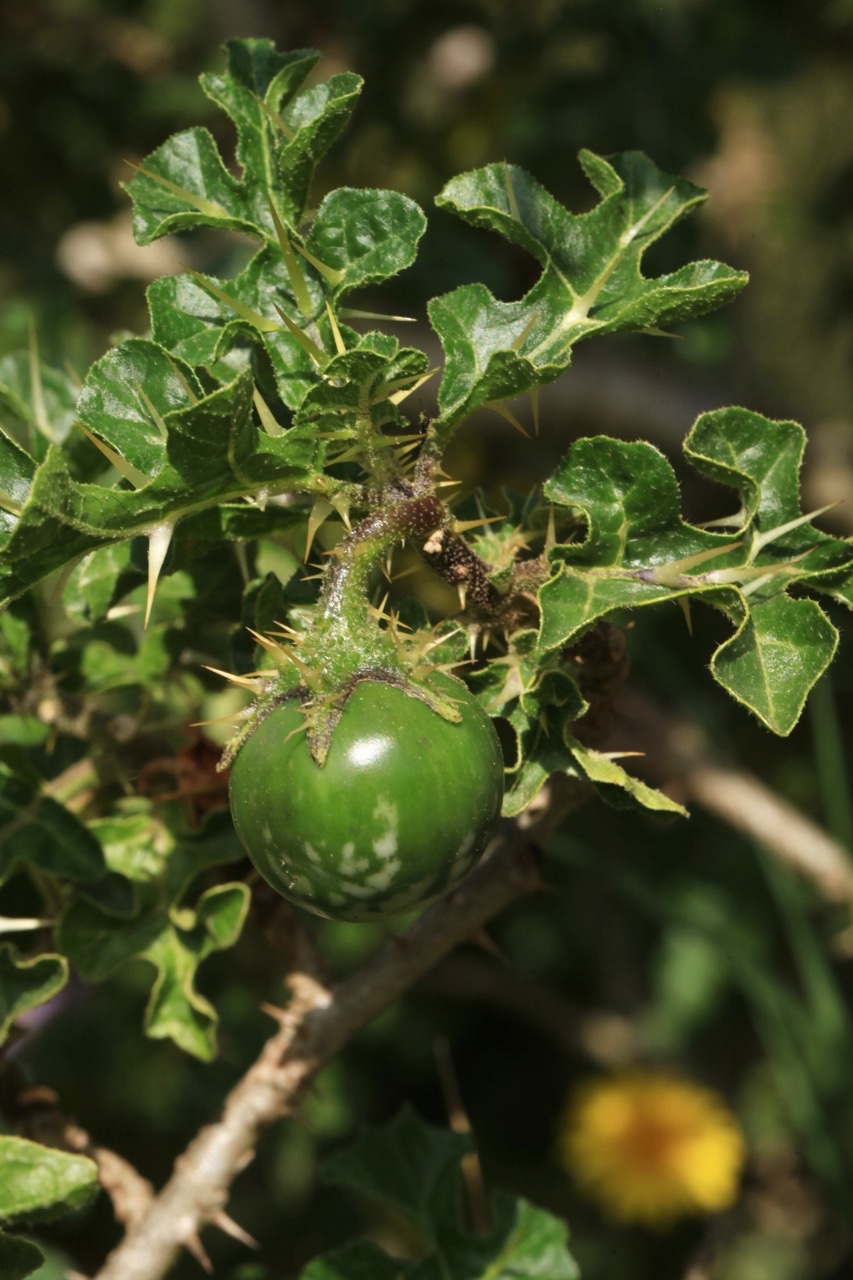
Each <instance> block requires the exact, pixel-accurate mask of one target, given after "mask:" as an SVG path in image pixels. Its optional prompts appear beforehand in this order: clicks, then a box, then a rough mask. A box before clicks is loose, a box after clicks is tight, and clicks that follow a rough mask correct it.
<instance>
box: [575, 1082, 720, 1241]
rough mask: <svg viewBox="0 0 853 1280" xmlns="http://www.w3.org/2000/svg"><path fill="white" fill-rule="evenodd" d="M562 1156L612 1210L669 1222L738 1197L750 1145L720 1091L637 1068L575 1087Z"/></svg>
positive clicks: (631, 1218) (623, 1217) (627, 1217)
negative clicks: (740, 1179) (742, 1170)
mask: <svg viewBox="0 0 853 1280" xmlns="http://www.w3.org/2000/svg"><path fill="white" fill-rule="evenodd" d="M557 1154H558V1157H559V1159H560V1161H561V1163H562V1164H563V1165H564V1166H565V1167H566V1168H567V1169H568V1170H569V1172H571V1173H572V1174H574V1176H575V1178H576V1179H577V1181H578V1183H579V1184H580V1186H581V1187H582V1188H583V1189H584V1190H585V1191H586V1192H588V1194H589V1195H591V1196H592V1197H594V1198H595V1199H596V1200H598V1201H599V1203H600V1204H601V1205H602V1207H603V1208H604V1210H605V1211H606V1212H607V1213H609V1214H610V1216H611V1217H613V1218H616V1219H619V1220H620V1221H622V1222H637V1223H642V1224H644V1225H646V1226H651V1227H667V1226H670V1225H671V1224H672V1223H673V1222H674V1221H675V1220H676V1219H677V1218H681V1217H685V1216H688V1215H690V1214H694V1213H717V1212H719V1211H720V1210H721V1209H725V1208H727V1207H728V1206H729V1205H730V1204H731V1203H732V1202H733V1201H734V1199H735V1197H736V1195H737V1188H738V1180H739V1177H740V1171H741V1167H742V1165H743V1159H744V1154H745V1148H744V1140H743V1135H742V1133H741V1131H740V1129H739V1127H738V1124H737V1121H736V1120H735V1118H734V1116H733V1115H732V1114H731V1112H730V1111H729V1110H728V1108H727V1107H726V1104H725V1103H724V1101H723V1099H722V1098H721V1097H720V1096H719V1095H718V1094H716V1093H714V1092H713V1091H712V1090H710V1089H705V1088H702V1087H701V1086H700V1085H696V1084H693V1083H692V1082H691V1081H689V1080H684V1079H680V1078H679V1077H678V1076H675V1075H671V1074H668V1073H665V1072H662V1071H641V1070H636V1071H626V1072H622V1073H620V1074H618V1075H614V1076H612V1077H610V1078H609V1079H606V1080H593V1081H590V1082H589V1083H587V1084H586V1085H583V1086H581V1088H580V1089H578V1090H577V1091H576V1093H575V1094H574V1095H573V1096H572V1098H571V1099H570V1101H569V1105H568V1107H567V1109H566V1113H565V1115H564V1117H563V1121H562V1124H561V1127H560V1134H559V1138H558V1146H557Z"/></svg>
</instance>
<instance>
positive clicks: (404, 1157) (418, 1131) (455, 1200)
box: [303, 1107, 578, 1280]
mask: <svg viewBox="0 0 853 1280" xmlns="http://www.w3.org/2000/svg"><path fill="white" fill-rule="evenodd" d="M471 1149H472V1141H471V1139H470V1138H469V1137H468V1136H467V1135H462V1134H458V1133H453V1132H450V1131H447V1130H442V1129H436V1128H433V1126H431V1125H427V1124H425V1123H424V1122H423V1121H422V1120H421V1119H419V1117H418V1116H417V1115H415V1113H414V1112H413V1111H412V1110H410V1109H409V1108H407V1107H404V1108H403V1110H402V1111H400V1112H399V1114H398V1115H397V1116H396V1117H395V1119H393V1120H392V1121H390V1122H389V1123H388V1124H386V1125H384V1126H382V1128H380V1129H374V1130H369V1131H367V1132H365V1133H363V1134H362V1135H361V1136H360V1137H359V1138H358V1139H357V1140H356V1141H355V1143H353V1144H352V1145H351V1146H349V1147H347V1148H345V1149H343V1150H342V1151H338V1152H335V1153H333V1155H332V1156H331V1157H330V1158H329V1159H328V1160H327V1162H326V1164H325V1166H324V1169H323V1176H324V1179H325V1180H326V1181H329V1182H332V1183H335V1184H337V1185H343V1186H347V1187H351V1188H353V1189H354V1190H357V1191H360V1192H362V1193H364V1194H367V1195H369V1196H372V1197H373V1198H375V1199H378V1200H379V1201H380V1202H382V1203H383V1204H386V1205H388V1206H389V1207H390V1208H392V1209H393V1210H395V1211H396V1212H398V1213H400V1214H402V1215H403V1217H404V1218H406V1219H407V1220H408V1221H409V1222H410V1223H411V1224H412V1226H413V1227H415V1228H416V1230H417V1231H418V1232H419V1234H420V1236H421V1237H422V1239H423V1241H424V1243H425V1246H426V1254H425V1256H424V1257H423V1258H420V1259H417V1260H415V1261H413V1262H409V1263H406V1264H399V1263H397V1264H396V1265H397V1266H398V1268H400V1267H401V1269H402V1274H403V1275H405V1276H406V1277H409V1278H410V1280H443V1278H444V1277H447V1276H453V1277H454V1280H482V1277H483V1276H487V1275H488V1276H494V1277H495V1280H498V1277H504V1276H505V1277H507V1280H508V1278H509V1277H510V1276H513V1277H518V1280H522V1278H523V1277H524V1278H526V1280H576V1277H577V1276H578V1270H577V1267H576V1265H575V1263H574V1260H573V1259H572V1258H571V1256H570V1254H569V1252H568V1250H567V1247H566V1241H567V1235H568V1233H567V1229H566V1225H565V1223H564V1222H562V1221H560V1220H559V1219H558V1218H555V1217H554V1216H553V1215H551V1214H549V1213H546V1212H545V1211H544V1210H543V1209H538V1208H536V1207H535V1206H534V1205H531V1204H529V1203H528V1202H527V1201H525V1200H522V1199H521V1198H519V1197H515V1196H511V1195H508V1194H506V1193H501V1194H498V1195H493V1196H492V1197H490V1202H489V1208H490V1213H491V1218H492V1223H491V1226H490V1229H489V1231H488V1232H487V1233H486V1234H483V1235H474V1234H472V1233H471V1232H469V1231H468V1230H467V1228H466V1227H465V1226H463V1224H462V1222H461V1221H460V1210H461V1206H462V1202H463V1192H462V1179H461V1174H460V1169H459V1162H460V1160H461V1159H462V1158H463V1157H464V1156H465V1155H466V1154H467V1153H468V1152H470V1151H471ZM371 1248H372V1247H370V1248H367V1249H365V1248H364V1247H363V1246H350V1250H349V1251H347V1252H344V1251H339V1252H338V1253H337V1254H333V1255H331V1258H330V1259H325V1260H321V1261H320V1262H315V1263H312V1264H311V1265H312V1268H313V1270H311V1269H309V1270H308V1271H306V1272H303V1280H326V1277H327V1276H328V1277H329V1280H337V1278H338V1277H339V1276H340V1277H341V1280H344V1278H346V1280H360V1277H361V1276H362V1275H366V1272H365V1271H364V1269H363V1268H364V1267H365V1266H366V1265H367V1264H368V1263H369V1262H370V1261H373V1260H374V1259H372V1258H371ZM382 1266H383V1264H381V1263H380V1264H379V1266H378V1269H377V1271H376V1272H375V1274H376V1275H378V1276H383V1275H384V1274H385V1272H384V1271H383V1270H382ZM324 1268H325V1269H324ZM347 1268H350V1269H349V1270H348V1269H347Z"/></svg>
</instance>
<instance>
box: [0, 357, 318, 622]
mask: <svg viewBox="0 0 853 1280" xmlns="http://www.w3.org/2000/svg"><path fill="white" fill-rule="evenodd" d="M252 392H253V383H252V377H251V371H250V370H248V369H245V370H244V371H243V372H242V373H240V374H238V376H237V377H236V378H235V379H234V380H233V381H232V382H231V383H230V384H229V385H227V386H224V387H220V388H218V389H217V390H216V391H214V392H212V393H210V394H209V395H207V396H204V397H202V398H201V399H199V400H197V401H196V402H195V403H190V404H189V405H187V406H186V407H185V408H178V409H173V410H172V411H170V412H169V413H167V414H166V415H165V416H164V417H163V424H164V427H165V429H166V441H165V450H164V457H163V461H162V463H161V464H160V466H159V470H158V471H157V473H156V476H155V477H154V478H153V479H152V480H150V481H149V482H148V483H147V484H144V485H142V486H141V487H140V488H138V489H124V488H109V487H107V486H106V485H93V484H82V483H80V482H79V481H77V480H75V479H74V478H73V477H72V475H71V472H70V470H69V468H68V465H67V463H66V460H65V458H64V456H63V453H62V451H61V450H60V449H58V448H57V447H53V448H51V449H50V450H49V451H48V454H47V456H46V458H45V460H44V462H43V463H42V464H41V466H40V467H39V468H38V470H37V472H36V475H35V479H34V481H33V486H32V490H31V492H30V496H29V500H28V502H27V505H26V506H25V508H24V510H23V512H22V513H21V517H20V519H19V521H18V523H17V525H16V527H15V529H14V532H13V534H12V536H11V538H10V540H9V543H8V545H7V548H6V554H5V556H4V558H3V563H2V565H0V606H2V605H3V604H4V603H7V602H8V601H9V600H10V599H12V598H13V597H14V596H16V595H19V594H20V593H21V592H22V591H25V590H27V589H28V588H29V587H32V586H34V585H35V583H37V582H39V581H40V580H41V579H42V578H43V577H45V576H46V575H47V574H48V573H51V572H52V571H53V570H55V569H59V568H61V567H62V566H63V565H65V564H67V563H68V562H69V561H70V560H74V559H77V557H79V556H82V555H85V554H87V553H88V552H91V551H93V550H95V549H97V548H99V547H103V546H106V545H108V544H109V543H113V542H118V541H122V540H124V539H127V538H131V537H134V536H136V535H139V534H142V535H143V536H146V537H147V536H149V535H150V534H151V533H152V532H153V531H154V530H155V529H156V528H157V527H158V526H160V525H163V524H164V523H167V522H174V521H176V520H177V519H179V518H181V517H183V516H185V515H189V514H190V513H192V512H194V511H199V510H201V509H203V508H205V507H208V506H213V505H216V504H219V503H221V502H225V501H229V500H233V499H235V498H239V497H243V496H247V495H252V494H255V493H257V492H259V491H264V492H266V493H267V494H269V493H275V492H282V491H287V490H290V489H293V488H298V487H300V486H301V485H305V486H306V487H309V484H310V479H311V478H312V477H313V476H315V475H316V472H317V468H318V459H319V457H320V456H321V448H320V445H319V444H318V442H317V441H316V439H314V438H313V437H312V433H311V432H310V431H301V430H293V431H289V432H287V433H285V434H283V435H282V436H280V437H276V438H272V437H270V436H267V435H266V434H265V433H260V432H259V431H258V428H257V427H256V426H255V424H254V422H253V416H252ZM108 429H109V428H106V427H105V430H108ZM115 430H116V432H120V431H121V430H122V428H121V426H118V427H116V428H115ZM128 447H130V446H128ZM137 456H139V454H137Z"/></svg>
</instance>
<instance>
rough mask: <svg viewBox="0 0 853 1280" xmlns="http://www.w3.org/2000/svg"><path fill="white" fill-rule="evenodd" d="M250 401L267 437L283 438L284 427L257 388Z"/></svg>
mask: <svg viewBox="0 0 853 1280" xmlns="http://www.w3.org/2000/svg"><path fill="white" fill-rule="evenodd" d="M252 399H253V401H254V403H255V408H256V409H257V411H258V417H259V418H260V420H261V426H262V427H263V429H264V431H266V433H267V435H268V436H283V435H284V427H283V426H281V424H280V423H279V422H277V421H276V419H275V415H274V414H273V411H272V410H271V409H270V407H269V405H268V404H267V402H266V400H265V399H264V398H263V396H262V395H261V393H260V391H259V390H258V388H257V387H255V388H254V389H253V391H252ZM262 509H263V508H262Z"/></svg>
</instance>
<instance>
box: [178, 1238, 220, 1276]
mask: <svg viewBox="0 0 853 1280" xmlns="http://www.w3.org/2000/svg"><path fill="white" fill-rule="evenodd" d="M181 1243H182V1244H183V1246H184V1248H185V1249H186V1250H187V1251H188V1252H189V1253H191V1254H192V1256H193V1257H194V1258H195V1260H196V1262H198V1263H199V1264H200V1265H201V1266H202V1267H203V1268H204V1270H205V1271H206V1272H207V1274H208V1275H209V1276H212V1275H213V1263H212V1262H211V1261H210V1258H209V1257H208V1255H207V1250H206V1249H205V1247H204V1245H203V1244H202V1242H201V1237H200V1236H199V1234H198V1231H197V1230H196V1229H195V1227H193V1229H192V1230H191V1231H188V1232H187V1233H186V1235H185V1236H184V1237H183V1239H182V1240H181Z"/></svg>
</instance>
